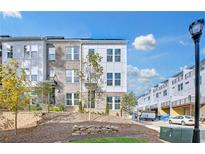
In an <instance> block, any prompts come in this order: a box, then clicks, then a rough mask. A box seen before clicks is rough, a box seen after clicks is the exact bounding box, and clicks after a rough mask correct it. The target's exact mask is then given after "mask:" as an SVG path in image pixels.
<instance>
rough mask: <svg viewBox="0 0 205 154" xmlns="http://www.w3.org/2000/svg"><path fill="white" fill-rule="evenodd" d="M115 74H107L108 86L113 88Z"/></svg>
mask: <svg viewBox="0 0 205 154" xmlns="http://www.w3.org/2000/svg"><path fill="white" fill-rule="evenodd" d="M112 81H113V74H112V73H107V86H112Z"/></svg>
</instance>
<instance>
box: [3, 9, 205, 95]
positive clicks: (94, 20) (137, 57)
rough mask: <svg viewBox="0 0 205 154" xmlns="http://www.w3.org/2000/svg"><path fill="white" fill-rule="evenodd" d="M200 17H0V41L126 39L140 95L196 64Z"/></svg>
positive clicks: (204, 46) (133, 86)
mask: <svg viewBox="0 0 205 154" xmlns="http://www.w3.org/2000/svg"><path fill="white" fill-rule="evenodd" d="M204 17H205V12H13V13H11V12H10V13H9V12H2V13H1V14H0V35H4V34H8V35H15V36H27V35H32V36H33V35H34V36H39V35H42V36H45V35H60V36H66V37H91V38H122V39H127V40H128V41H129V45H128V81H129V82H128V90H129V91H134V92H135V93H136V94H137V95H139V94H141V93H143V91H145V90H146V89H148V88H149V87H151V86H152V85H154V84H156V83H158V82H160V81H162V80H164V79H165V78H167V77H169V76H172V75H174V74H175V73H176V72H178V71H180V68H182V67H186V66H191V65H193V64H194V46H193V42H192V40H191V38H190V34H189V32H188V26H189V24H190V23H191V22H192V21H193V20H196V19H198V18H204ZM204 38H205V34H204V35H202V39H201V59H203V58H205V39H204ZM133 42H134V43H133Z"/></svg>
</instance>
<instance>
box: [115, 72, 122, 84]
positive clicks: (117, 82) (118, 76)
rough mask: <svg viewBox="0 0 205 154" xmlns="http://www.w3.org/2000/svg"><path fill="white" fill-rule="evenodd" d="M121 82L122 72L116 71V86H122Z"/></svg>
mask: <svg viewBox="0 0 205 154" xmlns="http://www.w3.org/2000/svg"><path fill="white" fill-rule="evenodd" d="M120 83H121V74H120V73H115V86H120Z"/></svg>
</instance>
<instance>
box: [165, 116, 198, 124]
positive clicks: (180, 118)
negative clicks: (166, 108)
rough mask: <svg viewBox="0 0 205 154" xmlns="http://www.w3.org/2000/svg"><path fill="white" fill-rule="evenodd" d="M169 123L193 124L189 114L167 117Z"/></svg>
mask: <svg viewBox="0 0 205 154" xmlns="http://www.w3.org/2000/svg"><path fill="white" fill-rule="evenodd" d="M169 123H170V124H180V125H194V118H193V117H192V116H189V115H180V116H176V117H172V118H170V119H169Z"/></svg>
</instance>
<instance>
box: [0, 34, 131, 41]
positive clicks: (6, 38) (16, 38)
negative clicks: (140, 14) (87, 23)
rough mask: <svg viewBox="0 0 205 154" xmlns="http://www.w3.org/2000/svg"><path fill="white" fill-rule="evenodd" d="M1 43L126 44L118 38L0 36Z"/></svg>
mask: <svg viewBox="0 0 205 154" xmlns="http://www.w3.org/2000/svg"><path fill="white" fill-rule="evenodd" d="M0 40H1V41H27V40H28V41H30V40H45V41H80V42H83V43H106V42H107V43H110V42H112V43H115V42H117V43H128V41H127V40H125V39H120V38H83V37H82V38H65V37H64V36H10V35H0Z"/></svg>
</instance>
